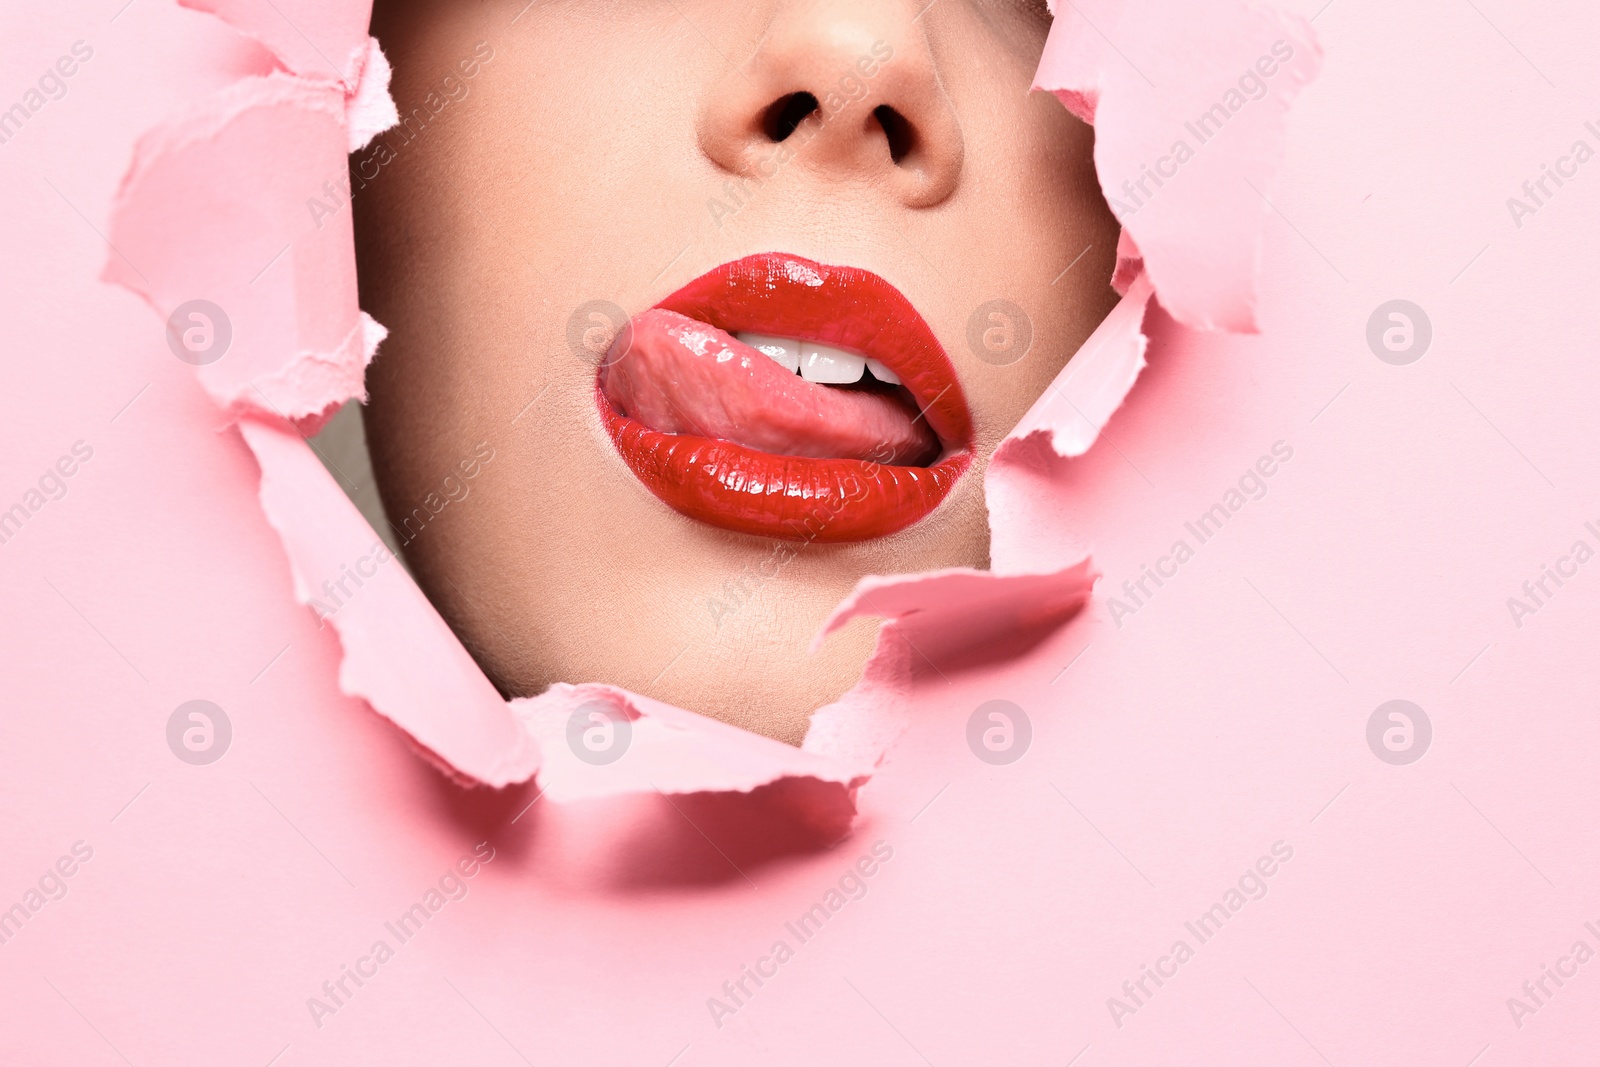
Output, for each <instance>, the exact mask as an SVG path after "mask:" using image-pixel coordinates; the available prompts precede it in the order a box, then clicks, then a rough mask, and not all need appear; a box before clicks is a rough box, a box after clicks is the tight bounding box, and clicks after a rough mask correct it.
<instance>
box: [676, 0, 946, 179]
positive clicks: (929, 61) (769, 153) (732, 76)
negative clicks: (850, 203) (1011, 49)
mask: <svg viewBox="0 0 1600 1067" xmlns="http://www.w3.org/2000/svg"><path fill="white" fill-rule="evenodd" d="M698 127H699V128H698V130H697V133H698V136H699V141H700V148H701V150H702V151H703V152H704V153H705V154H706V156H707V157H709V158H710V159H711V160H712V161H713V162H715V163H716V164H717V165H718V166H719V167H721V168H722V169H724V170H726V171H728V172H730V173H733V174H737V175H739V176H741V177H753V178H767V177H771V176H772V175H773V174H775V173H776V171H777V169H778V168H780V167H783V168H787V167H791V166H794V167H800V168H803V169H804V170H806V171H807V172H809V173H812V174H815V175H817V176H818V177H820V178H823V179H825V180H830V181H837V182H856V183H862V184H867V185H872V186H877V187H880V188H882V189H884V190H886V191H887V192H888V194H889V195H890V196H891V197H893V198H895V199H896V200H898V201H899V202H901V203H903V204H905V205H906V206H908V207H917V208H922V207H931V206H933V205H935V204H938V203H940V202H942V201H944V200H945V199H947V198H948V197H949V196H950V194H951V193H953V192H954V191H955V189H956V186H957V184H958V182H959V181H960V177H961V162H962V157H963V154H964V148H963V143H962V138H961V127H960V125H959V124H958V123H957V121H956V114H955V109H954V108H953V107H952V106H951V104H950V99H949V97H948V96H947V95H946V94H945V91H944V87H943V85H942V84H941V83H940V80H939V70H938V65H937V64H936V63H935V61H934V56H933V52H932V50H931V49H930V48H929V45H928V40H927V36H926V34H925V31H924V29H923V27H922V25H921V24H920V19H919V11H918V8H917V7H916V6H915V5H914V4H913V3H911V2H909V0H797V2H788V0H783V2H781V3H780V5H779V7H778V10H777V12H776V13H775V15H774V17H773V20H772V22H771V23H770V25H769V26H768V28H767V32H766V34H765V35H764V36H763V37H762V39H761V42H760V44H759V45H758V46H757V48H756V52H755V55H754V56H752V57H751V59H750V60H749V61H748V62H746V63H745V64H744V65H743V66H742V67H740V68H738V69H730V70H728V71H727V73H726V74H724V75H723V76H722V78H721V80H720V82H719V83H718V84H716V85H714V86H712V88H711V91H710V92H709V93H708V94H707V98H706V102H705V103H704V104H703V105H702V108H701V112H700V114H699V116H698Z"/></svg>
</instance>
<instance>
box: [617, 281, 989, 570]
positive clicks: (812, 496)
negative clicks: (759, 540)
mask: <svg viewBox="0 0 1600 1067" xmlns="http://www.w3.org/2000/svg"><path fill="white" fill-rule="evenodd" d="M656 307H657V308H661V309H664V310H667V311H674V312H677V313H678V314H680V315H686V316H688V317H690V318H693V319H698V320H700V321H701V322H705V323H708V324H710V325H712V326H715V327H717V328H718V329H721V330H725V331H727V332H728V333H730V334H731V333H733V332H734V331H742V330H747V331H752V332H756V333H763V334H769V335H775V336H781V337H794V338H797V339H800V340H807V341H816V342H820V343H822V344H828V345H834V346H836V347H839V348H844V349H850V350H853V351H856V352H861V353H863V354H865V355H867V356H870V357H872V358H873V359H877V360H881V361H882V362H883V363H884V364H885V365H886V366H887V367H888V368H889V369H890V370H891V371H893V372H894V373H895V375H896V376H897V377H899V378H900V380H901V383H902V384H903V385H904V386H905V388H906V389H907V390H908V391H909V392H910V393H911V396H912V397H913V398H914V399H915V401H916V403H917V406H918V408H919V409H920V410H921V411H922V413H923V417H925V418H926V419H927V422H928V426H929V427H930V428H931V429H932V430H933V431H934V433H935V434H937V435H938V437H939V441H940V443H941V445H942V451H941V454H940V456H939V458H938V459H937V460H935V461H934V462H933V463H932V464H931V465H929V466H926V467H913V466H904V465H896V464H887V463H878V462H875V461H873V460H871V459H865V460H863V459H818V458H811V457H805V456H792V455H777V454H774V453H770V452H761V451H757V450H756V449H752V448H748V447H746V446H744V445H740V444H736V443H734V442H731V441H722V440H716V439H713V438H708V437H696V436H693V435H689V434H671V433H663V432H660V431H657V430H653V429H651V428H650V427H648V426H646V425H644V424H643V423H641V422H639V421H638V420H636V419H632V418H629V417H628V416H627V415H623V414H620V413H619V412H618V411H617V410H616V409H615V408H614V407H613V406H612V404H611V402H610V401H609V400H608V399H607V398H606V396H605V393H604V391H603V390H602V388H601V380H600V377H599V375H597V376H596V380H595V403H596V405H597V407H598V408H599V412H600V416H601V421H602V422H603V423H604V425H605V427H606V430H607V431H608V432H609V433H610V435H611V440H612V443H613V445H614V446H615V447H616V449H617V453H618V455H620V456H621V457H622V460H623V462H624V463H625V464H627V466H628V469H629V470H631V471H632V472H633V474H634V476H635V477H637V478H638V479H639V481H640V482H642V483H643V484H644V486H645V487H646V488H647V489H649V490H650V491H651V492H652V493H653V494H654V495H655V496H656V497H657V498H658V499H660V500H661V501H662V502H663V503H665V504H666V505H667V506H669V507H671V508H672V509H673V510H674V511H677V512H678V513H680V514H682V515H685V516H687V517H689V518H691V519H696V520H698V521H700V522H704V523H706V524H708V525H711V526H716V527H720V528H722V529H726V530H734V531H737V532H739V533H746V534H753V535H756V536H760V537H772V538H780V539H784V540H794V541H819V542H845V541H864V540H869V539H871V538H876V537H884V536H886V535H888V534H891V533H894V532H896V531H898V530H902V529H905V528H906V527H908V526H910V525H912V524H913V523H915V522H918V521H919V520H921V519H923V518H926V517H927V516H928V515H929V514H931V513H932V512H933V511H934V510H935V509H936V508H937V507H938V506H939V504H940V503H941V502H942V501H943V500H944V498H945V497H946V496H948V495H949V493H950V490H951V489H952V488H954V486H955V484H956V482H957V481H958V480H959V479H960V477H961V475H962V474H963V473H964V472H965V471H966V469H967V467H968V466H969V465H970V463H971V460H972V454H971V442H972V415H971V412H970V411H969V410H968V408H967V402H966V397H965V395H964V394H963V392H962V390H961V385H960V382H959V381H958V380H957V378H956V372H955V367H954V366H953V365H952V364H951V362H950V358H949V357H948V356H947V355H946V354H945V351H944V349H943V347H942V346H941V345H940V344H939V341H938V339H937V338H936V337H934V335H933V331H932V330H931V329H930V328H929V327H928V324H927V322H925V321H924V320H923V318H922V316H921V315H920V314H919V313H918V312H917V310H916V308H915V307H913V306H912V304H911V302H910V301H909V300H907V299H906V297H905V296H904V295H902V294H901V292H900V291H899V290H898V289H896V288H895V287H894V286H893V285H891V284H889V283H888V282H887V281H885V280H884V279H883V278H880V277H879V276H878V275H876V274H873V273H872V272H871V271H868V270H863V269H861V268H859V267H839V266H829V265H825V264H820V263H816V262H814V261H812V260H809V259H806V258H804V257H801V256H795V255H788V254H784V253H772V252H766V253H759V254H756V255H751V256H745V257H744V258H743V259H738V260H734V261H733V262H731V263H725V264H723V265H722V266H720V267H717V268H715V269H713V270H710V271H707V272H706V273H705V274H702V275H701V276H700V277H698V278H696V279H695V280H693V281H691V282H690V283H689V284H687V285H685V286H684V287H683V288H681V289H679V290H678V291H677V292H675V293H673V294H672V295H671V296H668V297H667V298H666V299H664V300H662V301H661V302H660V303H659V304H657V305H656Z"/></svg>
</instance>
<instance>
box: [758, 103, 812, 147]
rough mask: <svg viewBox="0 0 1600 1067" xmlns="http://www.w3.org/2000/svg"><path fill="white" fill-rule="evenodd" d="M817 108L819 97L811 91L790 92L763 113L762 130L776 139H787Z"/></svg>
mask: <svg viewBox="0 0 1600 1067" xmlns="http://www.w3.org/2000/svg"><path fill="white" fill-rule="evenodd" d="M816 110H817V98H816V97H814V96H812V95H811V94H810V93H790V94H789V95H788V96H785V97H783V98H781V99H779V100H776V101H774V102H773V103H772V105H771V106H770V107H768V108H767V110H766V111H765V112H764V113H763V114H762V116H761V129H762V132H764V133H765V134H766V135H767V136H768V137H770V138H772V140H774V141H782V140H785V139H786V138H787V137H788V136H789V135H790V134H791V133H793V132H794V131H795V130H797V129H799V128H800V124H801V123H802V122H804V121H805V120H806V117H807V116H809V115H811V114H812V113H814V112H815V111H816Z"/></svg>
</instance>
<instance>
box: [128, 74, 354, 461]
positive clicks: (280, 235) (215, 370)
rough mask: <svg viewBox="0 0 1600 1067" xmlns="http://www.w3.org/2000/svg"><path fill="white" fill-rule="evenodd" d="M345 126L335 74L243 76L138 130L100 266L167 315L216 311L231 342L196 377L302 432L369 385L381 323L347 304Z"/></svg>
mask: <svg viewBox="0 0 1600 1067" xmlns="http://www.w3.org/2000/svg"><path fill="white" fill-rule="evenodd" d="M345 130H346V127H345V99H344V94H343V92H342V90H341V89H340V88H339V87H338V86H337V85H335V84H333V83H327V82H310V81H306V80H304V79H300V78H296V77H293V76H290V75H286V74H279V73H274V74H271V75H268V76H267V77H264V78H246V79H243V80H241V81H239V82H236V83H235V84H233V85H231V86H229V87H228V88H227V89H225V90H223V91H222V92H220V93H218V94H217V95H216V96H214V97H213V98H211V99H209V100H207V101H205V102H204V103H203V104H201V105H200V106H199V107H198V108H197V109H196V110H195V111H194V112H193V113H191V114H190V115H188V116H186V117H184V118H181V119H178V120H175V121H172V122H169V123H167V124H165V125H163V126H160V127H158V128H157V129H155V130H153V131H151V132H150V133H148V134H146V135H145V136H144V137H142V138H140V140H139V144H138V148H137V150H136V151H135V154H134V159H133V163H132V165H131V166H130V168H129V170H128V175H127V177H126V178H125V179H124V180H123V183H122V187H121V189H120V190H119V191H118V195H117V199H116V202H115V204H114V206H113V211H112V220H111V233H110V241H111V244H112V245H113V246H114V247H115V248H116V249H118V250H119V252H118V253H114V254H112V255H111V256H110V257H109V258H108V260H107V264H106V268H105V271H104V274H103V277H104V278H105V279H106V280H107V281H113V282H117V283H120V284H122V285H124V286H126V287H127V288H129V289H131V290H133V291H134V292H136V293H138V294H139V295H140V296H142V297H144V298H145V300H146V301H147V302H148V303H149V304H150V306H151V307H152V308H154V309H155V310H156V312H157V314H159V315H160V316H161V317H162V318H163V319H165V318H167V317H168V316H169V315H172V314H174V312H176V311H178V310H179V309H180V308H181V307H182V305H184V304H185V303H187V302H188V301H191V300H196V299H204V300H206V301H209V302H210V303H212V304H214V305H216V306H217V307H218V308H220V309H221V312H222V316H223V320H224V322H225V324H226V326H227V328H228V332H229V333H231V341H229V342H228V344H227V347H226V348H225V350H223V351H222V352H220V353H219V354H217V356H215V357H213V359H212V361H211V362H208V363H205V364H204V365H202V366H201V367H200V371H199V374H200V382H201V384H202V385H203V386H204V387H205V389H206V392H207V393H209V394H210V395H211V398H212V399H213V400H214V401H216V403H217V405H218V406H219V407H221V408H223V409H224V410H225V411H228V412H230V413H231V414H234V415H236V416H237V415H244V414H250V413H258V412H259V413H261V414H264V415H269V416H275V417H278V418H283V419H289V420H292V421H295V422H297V423H299V424H300V426H301V428H302V429H305V430H307V431H308V432H309V431H310V430H312V429H314V428H315V426H316V424H317V422H318V420H320V419H321V418H322V417H324V416H326V415H329V414H331V413H332V411H333V410H334V409H336V408H337V407H338V405H340V404H342V403H344V401H346V400H348V399H350V398H352V397H365V395H366V390H365V385H364V383H363V379H364V377H365V372H366V365H367V361H368V360H370V359H371V358H372V354H373V352H374V351H375V350H376V348H377V344H378V342H379V341H381V340H382V339H383V336H384V332H385V331H384V330H383V327H381V326H380V325H378V324H377V323H376V322H374V321H373V320H372V319H371V318H369V317H368V316H366V315H365V314H364V313H362V311H361V310H360V308H359V307H358V306H357V303H356V279H355V259H354V253H353V250H352V242H353V238H352V236H351V233H352V231H351V223H350V212H349V209H348V204H349V201H348V197H343V198H341V194H340V193H339V189H340V188H341V186H342V184H343V183H344V182H345V181H346V174H347V170H346V168H347V162H346V154H347V143H348V139H347V136H346V132H345ZM214 325H216V326H217V328H218V329H221V324H214ZM180 328H181V324H180Z"/></svg>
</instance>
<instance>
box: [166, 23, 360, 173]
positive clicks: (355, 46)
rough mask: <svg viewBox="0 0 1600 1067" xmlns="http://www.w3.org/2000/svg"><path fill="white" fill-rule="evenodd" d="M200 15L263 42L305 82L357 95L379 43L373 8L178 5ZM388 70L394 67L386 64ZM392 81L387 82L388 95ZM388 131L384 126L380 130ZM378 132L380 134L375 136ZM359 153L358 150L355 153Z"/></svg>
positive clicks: (287, 67) (291, 71)
mask: <svg viewBox="0 0 1600 1067" xmlns="http://www.w3.org/2000/svg"><path fill="white" fill-rule="evenodd" d="M178 3H179V4H180V5H181V6H183V7H187V8H192V9H194V10H195V11H205V12H208V13H210V14H213V15H215V16H217V17H218V18H219V19H221V20H222V21H224V22H226V23H227V24H228V25H230V26H232V27H233V28H234V29H236V30H238V31H239V32H240V33H242V34H244V35H245V36H246V37H249V38H251V39H253V40H256V41H259V42H261V44H262V45H264V46H265V47H266V48H267V49H268V50H269V51H271V52H272V54H273V55H274V56H276V57H277V59H278V61H279V62H280V63H282V64H283V66H284V68H285V69H286V70H288V71H289V72H290V73H293V74H298V75H300V76H301V77H304V78H320V79H326V78H333V79H335V80H337V81H339V82H341V83H342V84H343V85H344V86H345V88H346V90H347V91H349V92H354V91H355V90H356V86H357V85H358V84H359V83H360V82H361V80H362V70H363V68H364V67H365V65H366V64H367V62H368V61H369V58H370V57H371V56H373V55H375V54H377V55H381V53H380V52H379V51H378V48H377V43H376V42H375V41H373V39H372V38H371V37H369V36H367V24H368V22H370V21H371V18H372V5H371V4H370V3H350V4H340V3H328V2H327V0H178ZM384 69H385V70H387V69H388V64H387V63H385V64H384ZM387 85H388V79H387V78H385V79H384V86H385V95H387ZM385 128H387V124H385V126H380V127H378V129H385ZM374 132H376V131H374ZM352 151H353V149H352Z"/></svg>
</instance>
